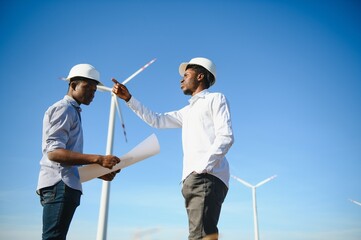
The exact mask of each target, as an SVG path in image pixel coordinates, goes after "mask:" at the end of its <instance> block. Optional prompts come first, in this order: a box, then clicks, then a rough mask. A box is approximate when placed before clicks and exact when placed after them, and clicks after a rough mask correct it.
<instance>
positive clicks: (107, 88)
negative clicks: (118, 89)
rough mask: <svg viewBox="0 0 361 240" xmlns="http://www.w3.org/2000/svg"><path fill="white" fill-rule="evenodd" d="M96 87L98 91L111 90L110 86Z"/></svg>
mask: <svg viewBox="0 0 361 240" xmlns="http://www.w3.org/2000/svg"><path fill="white" fill-rule="evenodd" d="M97 89H98V90H100V91H106V92H112V89H111V88H110V87H106V86H99V85H98V86H97Z"/></svg>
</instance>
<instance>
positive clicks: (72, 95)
mask: <svg viewBox="0 0 361 240" xmlns="http://www.w3.org/2000/svg"><path fill="white" fill-rule="evenodd" d="M99 77H100V76H99V72H98V71H97V70H96V69H95V68H94V67H93V66H91V65H89V64H78V65H75V66H74V67H73V68H72V69H71V70H70V72H69V75H68V77H67V79H66V80H68V81H69V89H68V93H67V95H66V96H65V97H64V98H63V99H62V100H60V101H58V102H56V103H55V104H53V105H52V106H51V107H49V108H48V110H47V111H46V112H45V115H44V119H43V137H42V152H43V157H42V159H41V160H40V173H39V179H38V186H37V193H38V194H39V195H40V202H41V204H42V206H43V233H42V239H43V240H50V239H52V240H55V239H56V240H65V239H66V235H67V232H68V229H69V226H70V223H71V220H72V218H73V215H74V212H75V210H76V208H77V207H78V206H79V204H80V196H81V194H82V186H81V183H80V177H79V172H78V166H80V165H85V164H99V165H101V166H103V167H106V168H109V169H112V168H113V166H114V165H116V164H117V163H119V162H120V159H119V158H118V157H116V156H112V155H107V156H101V155H96V154H83V130H82V125H81V117H80V112H81V109H80V105H81V104H85V105H89V104H90V103H91V102H92V100H93V98H94V94H95V91H96V89H97V85H98V84H101V82H100V81H99ZM118 172H119V171H116V172H112V173H109V174H107V175H104V176H102V177H100V178H101V179H103V180H106V181H111V180H113V178H114V177H115V175H116V173H118Z"/></svg>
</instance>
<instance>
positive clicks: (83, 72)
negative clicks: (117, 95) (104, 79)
mask: <svg viewBox="0 0 361 240" xmlns="http://www.w3.org/2000/svg"><path fill="white" fill-rule="evenodd" d="M74 77H85V78H89V79H92V80H95V81H97V82H98V85H103V83H101V82H100V74H99V72H98V71H97V70H96V69H95V67H93V66H92V65H90V64H87V63H81V64H77V65H75V66H74V67H72V68H71V69H70V72H69V75H68V77H67V78H66V80H68V81H70V79H72V78H74Z"/></svg>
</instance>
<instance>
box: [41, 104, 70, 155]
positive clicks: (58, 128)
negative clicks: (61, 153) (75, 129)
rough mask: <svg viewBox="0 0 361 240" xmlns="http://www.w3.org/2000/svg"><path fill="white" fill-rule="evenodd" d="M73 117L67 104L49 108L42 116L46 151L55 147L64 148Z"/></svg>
mask: <svg viewBox="0 0 361 240" xmlns="http://www.w3.org/2000/svg"><path fill="white" fill-rule="evenodd" d="M73 121H74V118H72V117H71V114H70V109H69V108H68V107H67V106H58V107H55V108H52V109H49V110H48V111H47V112H46V113H45V116H44V126H45V129H44V131H45V136H46V139H45V143H46V147H45V149H44V151H45V152H46V153H48V152H51V151H54V150H55V149H66V144H67V142H68V141H69V135H70V130H71V127H72V125H73Z"/></svg>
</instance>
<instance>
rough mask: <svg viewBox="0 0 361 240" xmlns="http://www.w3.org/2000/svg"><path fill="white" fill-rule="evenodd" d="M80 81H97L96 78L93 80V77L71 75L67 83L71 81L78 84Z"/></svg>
mask: <svg viewBox="0 0 361 240" xmlns="http://www.w3.org/2000/svg"><path fill="white" fill-rule="evenodd" d="M81 81H94V82H96V83H97V84H98V83H99V82H98V81H97V80H94V79H91V78H86V77H73V78H71V79H70V81H69V85H70V83H72V82H75V83H76V84H78V83H79V82H81Z"/></svg>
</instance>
